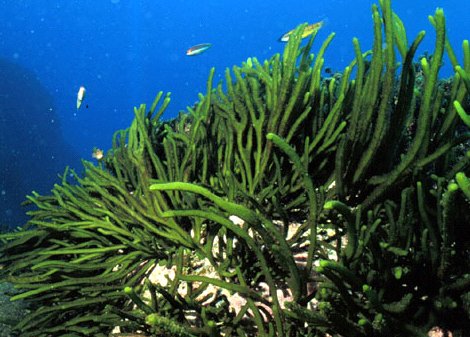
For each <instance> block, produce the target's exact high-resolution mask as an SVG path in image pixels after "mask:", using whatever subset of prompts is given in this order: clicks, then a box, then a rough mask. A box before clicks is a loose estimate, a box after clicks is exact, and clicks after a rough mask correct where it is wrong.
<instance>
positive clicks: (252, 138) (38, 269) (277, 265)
mask: <svg viewBox="0 0 470 337" xmlns="http://www.w3.org/2000/svg"><path fill="white" fill-rule="evenodd" d="M380 5H381V6H380V7H381V11H379V8H378V7H377V6H373V8H372V13H373V23H374V26H373V27H374V46H373V48H372V50H371V51H368V52H363V51H362V50H361V48H360V45H359V41H358V40H357V39H355V40H354V41H353V45H354V50H355V55H356V57H355V59H354V60H353V61H352V62H351V64H350V65H349V66H348V67H346V69H345V70H344V72H342V73H341V74H337V75H335V76H333V77H330V78H322V76H321V72H322V68H323V65H324V59H323V55H324V52H325V50H326V48H327V46H328V45H329V44H330V42H331V40H332V38H333V34H332V35H330V36H329V37H328V38H327V39H326V41H325V42H324V43H323V45H322V46H321V47H320V49H319V50H318V52H317V53H316V56H313V54H311V48H312V45H313V42H314V40H315V36H312V38H311V39H310V40H309V42H308V43H307V44H306V45H305V46H301V33H302V30H303V29H304V27H305V25H301V26H299V27H298V28H297V29H296V30H295V32H294V33H293V34H292V35H291V36H290V38H289V42H288V44H287V46H286V48H285V50H284V53H283V55H282V57H281V55H275V56H273V57H272V58H271V59H269V60H267V61H264V62H262V63H261V62H259V61H258V60H257V59H256V58H251V59H248V60H247V61H246V62H244V63H243V64H242V66H241V67H237V66H235V67H233V69H232V71H230V70H227V71H226V73H225V82H224V83H220V84H219V85H217V86H216V87H215V88H214V87H213V76H214V70H212V71H211V73H210V76H209V80H208V83H207V93H206V95H202V94H201V95H200V97H199V103H198V104H196V105H195V107H193V108H191V109H189V111H188V112H187V113H184V114H181V115H180V116H178V118H176V119H174V120H170V121H162V120H161V116H162V115H163V113H164V111H165V109H166V107H167V105H168V104H169V101H170V97H169V95H166V96H163V94H162V93H159V94H158V95H157V97H156V99H155V101H154V103H153V104H152V106H151V107H150V109H147V107H146V106H145V105H141V106H140V107H139V108H136V109H135V119H134V121H133V122H132V125H131V126H130V127H129V129H127V130H122V131H118V132H117V133H116V134H115V136H114V139H113V148H112V150H111V151H109V152H108V153H107V154H106V156H105V157H104V158H103V159H101V161H100V162H99V163H98V165H97V166H95V165H93V164H91V163H89V162H84V167H85V173H84V176H83V177H80V176H78V175H76V174H75V173H74V172H70V171H68V170H66V171H65V173H64V174H63V177H62V182H61V183H60V184H56V185H55V186H54V189H53V190H52V194H51V195H48V196H41V195H39V194H37V193H34V194H33V195H31V196H29V200H30V202H31V203H33V204H34V205H36V208H35V210H33V211H31V212H29V215H30V217H31V219H30V220H29V222H28V224H27V226H25V227H24V228H23V229H21V230H19V231H17V232H14V233H9V234H4V235H2V239H3V240H6V242H5V244H4V245H3V246H2V248H1V254H2V255H1V258H0V263H2V264H3V269H2V276H3V278H4V279H5V280H7V281H9V282H11V283H13V284H14V285H15V286H16V288H18V289H19V290H20V293H19V294H17V295H15V296H13V297H12V299H13V300H19V299H22V300H24V301H26V302H28V303H29V305H30V308H31V312H30V313H29V314H28V315H27V316H26V317H25V318H24V319H22V320H21V322H19V323H18V324H17V325H16V329H17V330H19V331H21V335H22V336H25V337H27V336H44V337H45V336H50V335H54V336H108V335H116V336H119V335H121V336H122V335H125V334H129V333H131V334H133V335H145V336H168V335H174V336H255V335H256V336H292V337H295V336H324V335H325V334H326V333H328V334H330V335H334V336H341V335H343V336H400V335H403V336H410V335H416V336H422V335H425V334H426V332H427V331H429V330H430V329H431V328H432V327H434V326H440V327H442V328H448V329H451V330H452V331H454V333H455V332H458V330H464V329H467V328H468V324H467V323H466V322H468V321H469V320H468V318H469V312H470V310H469V303H470V301H469V300H468V299H469V296H470V295H469V291H470V265H469V262H468V261H469V255H470V238H469V236H468V230H467V229H466V228H465V224H468V223H470V219H469V212H468V211H467V212H465V210H468V208H469V207H468V205H469V202H470V200H469V181H468V176H469V174H470V173H469V164H470V155H469V154H470V151H469V149H468V144H469V139H470V134H469V133H468V126H467V125H466V124H465V118H466V117H465V116H466V115H465V114H464V113H462V111H463V112H465V110H467V111H468V99H469V91H468V85H467V84H468V83H467V82H468V80H467V79H468V74H469V72H470V59H469V58H468V57H465V58H464V63H463V65H459V64H458V61H457V58H456V57H455V55H454V52H453V50H452V48H451V47H450V45H449V44H448V43H446V37H445V34H446V32H445V18H444V15H443V12H442V10H440V9H438V10H437V11H436V13H435V15H434V16H433V17H430V20H431V23H432V24H433V25H434V27H435V30H436V47H435V50H434V52H433V54H432V57H429V58H422V59H421V60H420V63H419V64H418V65H416V64H415V63H414V54H415V52H416V49H417V47H418V45H419V43H420V42H421V40H422V39H423V37H424V32H421V33H419V34H418V36H417V37H416V39H415V40H413V42H412V43H411V45H410V47H408V42H407V41H408V40H407V36H406V32H405V29H404V27H403V24H402V23H401V21H400V19H399V18H398V16H396V15H395V14H394V13H393V12H392V10H391V6H390V1H388V0H384V1H381V3H380ZM384 42H385V43H384ZM445 51H447V54H448V55H449V58H450V60H451V62H452V63H453V65H454V68H455V69H456V74H455V76H454V77H453V78H452V79H450V80H447V81H441V80H439V78H438V74H439V68H440V65H441V62H442V57H443V55H444V52H445ZM464 54H465V55H470V50H469V47H468V43H467V44H465V43H464ZM400 61H401V62H400ZM399 62H400V63H399ZM399 64H400V66H398V65H399ZM224 88H225V90H224ZM70 175H72V176H73V179H71V178H69V177H70ZM72 180H73V181H72ZM156 273H160V274H163V275H157V274H156ZM466 324H467V325H466ZM455 335H457V334H455Z"/></svg>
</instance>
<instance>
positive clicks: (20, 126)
mask: <svg viewBox="0 0 470 337" xmlns="http://www.w3.org/2000/svg"><path fill="white" fill-rule="evenodd" d="M373 3H375V1H372V0H356V1H352V0H317V1H305V0H304V1H300V0H289V1H285V0H284V1H280V0H276V1H247V0H238V1H223V0H201V1H190V0H172V1H157V0H60V1H58V0H29V1H28V0H3V1H0V82H1V83H2V84H1V85H0V113H1V115H0V122H1V124H0V131H1V133H0V140H1V144H0V145H1V146H0V165H1V167H0V174H1V176H0V202H1V204H0V225H9V226H13V225H18V224H21V223H22V222H24V221H25V219H26V218H25V216H24V215H23V213H24V210H23V209H21V208H20V207H19V206H18V204H19V203H20V202H21V201H22V200H24V196H25V194H27V193H30V192H31V191H32V190H36V191H39V192H41V193H47V192H48V191H49V190H50V189H51V188H52V186H53V184H54V183H55V182H57V181H58V178H57V173H59V172H62V169H63V168H64V167H65V166H66V165H70V166H72V167H75V168H77V169H80V158H84V159H87V160H92V158H91V152H92V149H93V147H95V146H96V147H99V148H103V149H105V150H106V149H109V148H110V146H111V139H112V135H113V133H114V132H115V131H116V130H118V129H122V128H126V127H128V126H129V125H130V123H131V121H132V118H133V107H134V106H138V105H139V104H140V103H148V104H150V103H151V102H152V100H153V98H154V96H155V94H156V93H157V92H158V91H160V90H162V91H165V92H168V91H170V92H171V93H172V94H171V97H172V102H171V104H170V107H169V109H168V110H167V112H166V114H165V115H164V117H165V118H170V117H173V116H175V115H176V114H177V113H178V111H180V110H185V109H186V107H187V106H192V105H193V104H194V102H195V101H197V94H198V93H199V92H202V93H204V92H205V88H206V80H207V76H208V73H209V70H210V68H211V67H216V81H220V80H222V79H223V75H224V70H225V68H226V67H230V66H232V65H238V64H240V63H241V62H242V61H244V60H246V59H247V58H248V57H251V56H256V57H257V58H258V59H261V60H264V59H265V58H269V57H270V56H271V55H273V54H274V53H278V52H281V51H282V49H283V46H284V45H283V44H282V43H280V42H278V38H279V37H280V36H281V35H282V34H283V33H285V32H286V31H288V30H290V29H292V28H294V27H295V26H296V25H297V24H299V23H302V22H306V21H308V22H316V21H319V20H325V21H326V25H325V26H324V27H323V28H322V29H321V31H320V32H319V34H318V39H317V41H316V43H315V44H316V46H319V45H320V42H321V41H322V40H323V39H324V38H326V36H328V34H329V33H331V32H336V37H335V39H334V40H333V43H332V44H331V46H330V47H329V50H328V52H327V54H326V64H325V66H326V67H330V68H332V69H334V70H341V69H342V68H343V67H344V66H346V65H347V64H348V63H349V62H350V61H351V60H352V58H353V48H352V43H351V40H352V38H353V37H358V38H359V39H360V42H361V46H362V48H363V50H367V49H369V48H370V47H371V46H372V29H371V27H372V20H371V10H370V8H371V5H372V4H373ZM393 7H394V10H395V12H396V13H397V14H398V15H399V16H400V17H401V19H402V20H403V22H404V23H405V26H406V28H407V33H408V39H409V40H411V39H412V38H414V37H415V36H416V34H417V33H418V32H419V31H420V30H423V29H424V30H426V32H427V36H426V38H425V41H424V43H423V44H422V47H421V50H420V52H424V51H426V50H429V51H431V52H432V50H433V43H434V31H433V29H432V26H431V25H430V23H429V21H428V18H427V17H428V15H430V14H433V13H434V11H435V9H436V7H443V8H444V11H445V14H446V18H447V29H448V33H449V39H450V41H451V43H452V45H453V46H454V48H455V49H456V52H457V55H458V57H459V60H462V52H461V42H462V40H463V39H468V38H470V2H469V1H467V0H446V1H437V0H426V1H409V0H395V1H394V2H393ZM204 42H210V43H212V44H213V46H212V48H211V49H209V50H208V51H206V52H205V53H203V54H201V55H198V56H194V57H188V56H186V55H185V51H186V50H187V49H188V48H189V47H191V46H192V45H195V44H198V43H204ZM418 55H419V52H418ZM450 74H451V69H450V66H449V62H448V60H446V63H445V64H444V69H443V72H442V76H449V75H450ZM7 77H8V78H7ZM81 85H83V86H85V87H86V89H87V93H86V97H85V100H84V102H83V106H82V107H81V109H80V110H78V111H77V109H76V96H77V91H78V88H79V87H80V86H81Z"/></svg>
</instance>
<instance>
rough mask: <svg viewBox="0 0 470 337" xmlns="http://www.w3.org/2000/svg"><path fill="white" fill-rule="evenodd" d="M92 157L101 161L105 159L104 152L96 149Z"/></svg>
mask: <svg viewBox="0 0 470 337" xmlns="http://www.w3.org/2000/svg"><path fill="white" fill-rule="evenodd" d="M91 156H92V157H93V158H94V159H96V160H101V159H103V157H104V151H103V150H101V149H99V148H97V147H95V148H93V152H92V153H91Z"/></svg>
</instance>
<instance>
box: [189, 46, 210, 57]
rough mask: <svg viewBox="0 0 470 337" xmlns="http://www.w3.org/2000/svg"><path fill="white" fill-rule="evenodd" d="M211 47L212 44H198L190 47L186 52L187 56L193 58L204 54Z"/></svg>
mask: <svg viewBox="0 0 470 337" xmlns="http://www.w3.org/2000/svg"><path fill="white" fill-rule="evenodd" d="M210 47H212V43H200V44H197V45H195V46H192V47H191V48H189V49H188V50H187V51H186V55H187V56H195V55H199V54H201V53H203V52H205V51H206V50H207V49H209V48H210Z"/></svg>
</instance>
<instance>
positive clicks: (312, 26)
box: [279, 20, 323, 42]
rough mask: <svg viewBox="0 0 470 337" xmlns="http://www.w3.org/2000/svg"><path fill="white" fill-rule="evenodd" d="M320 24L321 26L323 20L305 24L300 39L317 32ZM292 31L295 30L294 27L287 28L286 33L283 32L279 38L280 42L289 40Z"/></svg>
mask: <svg viewBox="0 0 470 337" xmlns="http://www.w3.org/2000/svg"><path fill="white" fill-rule="evenodd" d="M322 26H323V20H322V21H319V22H315V23H312V24H310V25H307V26H306V27H305V28H304V31H303V32H302V39H305V38H306V37H309V36H310V35H312V34H313V33H315V32H317V31H318V30H319V29H320V28H321V27H322ZM294 31H295V28H294V29H292V30H289V31H288V32H287V33H285V34H284V35H282V36H281V37H280V38H279V41H281V42H287V41H289V38H290V36H291V35H292V33H294Z"/></svg>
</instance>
